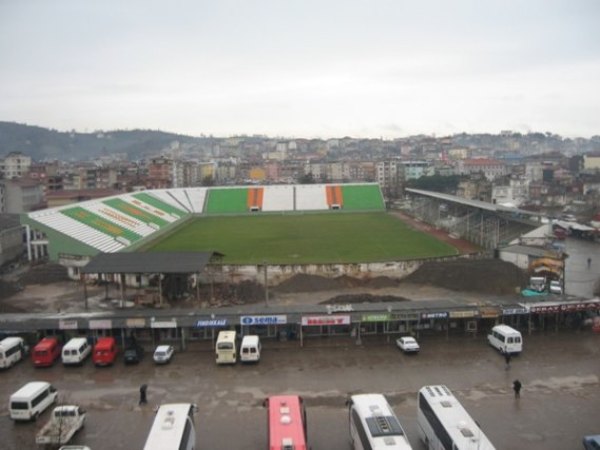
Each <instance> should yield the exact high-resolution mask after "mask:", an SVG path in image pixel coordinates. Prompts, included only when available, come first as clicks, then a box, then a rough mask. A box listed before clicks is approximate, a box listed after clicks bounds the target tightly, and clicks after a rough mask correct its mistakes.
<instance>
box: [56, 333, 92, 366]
mask: <svg viewBox="0 0 600 450" xmlns="http://www.w3.org/2000/svg"><path fill="white" fill-rule="evenodd" d="M91 353H92V347H91V346H90V344H88V341H87V339H86V338H73V339H71V340H70V341H69V342H67V343H66V344H65V346H64V347H63V349H62V363H63V364H64V365H68V364H81V363H83V361H85V359H86V358H87V357H88V356H90V354H91Z"/></svg>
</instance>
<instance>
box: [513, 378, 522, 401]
mask: <svg viewBox="0 0 600 450" xmlns="http://www.w3.org/2000/svg"><path fill="white" fill-rule="evenodd" d="M522 386H523V385H522V384H521V382H520V381H519V380H515V381H513V391H515V398H521V387H522Z"/></svg>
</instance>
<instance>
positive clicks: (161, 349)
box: [153, 345, 175, 364]
mask: <svg viewBox="0 0 600 450" xmlns="http://www.w3.org/2000/svg"><path fill="white" fill-rule="evenodd" d="M173 353H175V349H174V348H173V346H172V345H159V346H158V347H156V350H154V356H153V358H154V362H155V363H156V364H166V363H168V362H169V361H171V358H172V357H173Z"/></svg>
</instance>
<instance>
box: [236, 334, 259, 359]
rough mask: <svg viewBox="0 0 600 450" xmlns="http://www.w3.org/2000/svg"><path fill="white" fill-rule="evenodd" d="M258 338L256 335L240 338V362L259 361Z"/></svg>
mask: <svg viewBox="0 0 600 450" xmlns="http://www.w3.org/2000/svg"><path fill="white" fill-rule="evenodd" d="M260 350H261V345H260V338H259V337H258V336H256V335H248V336H244V337H243V338H242V343H241V344H240V361H241V362H258V361H259V360H260Z"/></svg>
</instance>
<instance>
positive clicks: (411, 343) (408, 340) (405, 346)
mask: <svg viewBox="0 0 600 450" xmlns="http://www.w3.org/2000/svg"><path fill="white" fill-rule="evenodd" d="M396 345H397V346H398V348H399V349H400V350H402V351H403V352H404V353H417V352H418V351H419V350H421V347H419V343H418V342H417V340H416V339H415V338H414V337H410V336H402V337H401V338H398V339H396Z"/></svg>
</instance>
